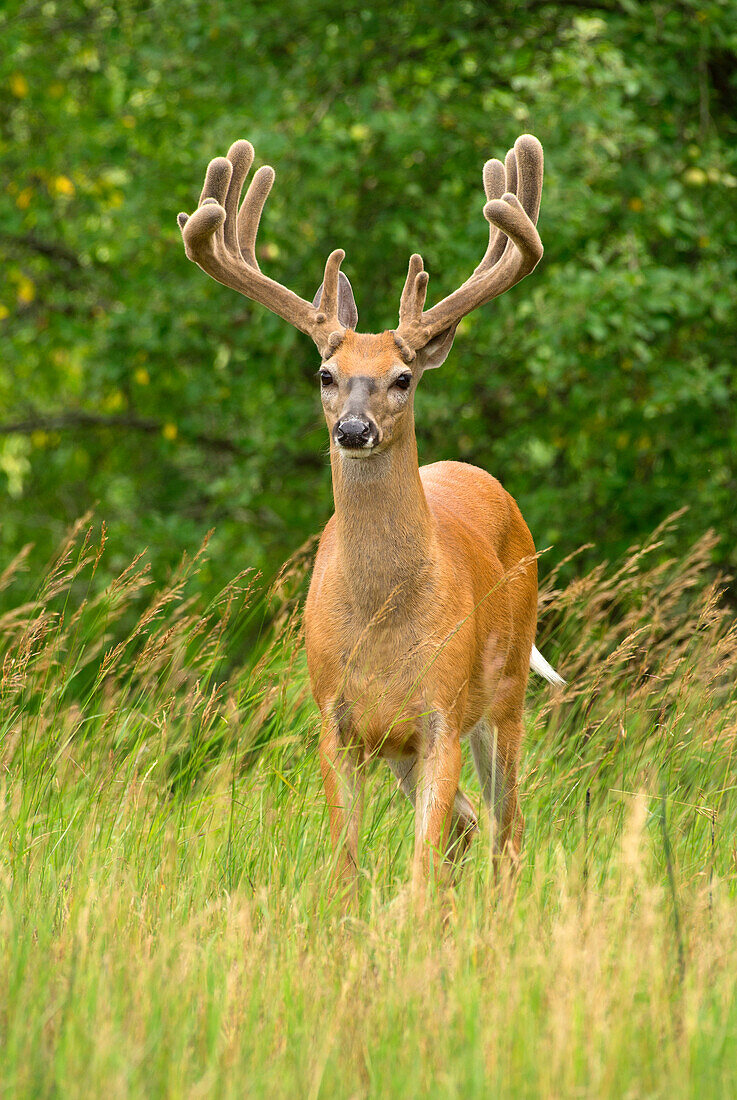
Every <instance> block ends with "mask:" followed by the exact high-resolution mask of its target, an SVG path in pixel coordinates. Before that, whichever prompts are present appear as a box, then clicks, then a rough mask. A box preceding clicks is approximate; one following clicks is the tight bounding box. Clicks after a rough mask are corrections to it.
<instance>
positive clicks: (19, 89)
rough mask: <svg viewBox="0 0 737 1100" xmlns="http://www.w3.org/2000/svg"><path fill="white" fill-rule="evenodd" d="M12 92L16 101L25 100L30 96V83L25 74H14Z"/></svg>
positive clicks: (11, 84) (11, 80)
mask: <svg viewBox="0 0 737 1100" xmlns="http://www.w3.org/2000/svg"><path fill="white" fill-rule="evenodd" d="M10 90H11V92H12V93H13V95H14V96H15V98H16V99H25V98H26V96H27V95H28V81H27V80H26V78H25V77H24V76H23V73H13V74H12V75H11V77H10Z"/></svg>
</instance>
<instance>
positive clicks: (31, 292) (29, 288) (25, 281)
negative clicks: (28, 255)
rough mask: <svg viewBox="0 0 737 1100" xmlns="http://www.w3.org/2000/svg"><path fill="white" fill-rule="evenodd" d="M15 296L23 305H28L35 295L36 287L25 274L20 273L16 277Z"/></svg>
mask: <svg viewBox="0 0 737 1100" xmlns="http://www.w3.org/2000/svg"><path fill="white" fill-rule="evenodd" d="M16 297H17V299H18V301H19V302H22V304H23V305H24V306H27V305H30V303H31V302H32V301H33V299H34V298H35V297H36V287H35V285H34V283H32V282H31V280H30V279H29V278H28V277H27V276H26V275H21V276H20V278H19V279H18V290H17V291H16Z"/></svg>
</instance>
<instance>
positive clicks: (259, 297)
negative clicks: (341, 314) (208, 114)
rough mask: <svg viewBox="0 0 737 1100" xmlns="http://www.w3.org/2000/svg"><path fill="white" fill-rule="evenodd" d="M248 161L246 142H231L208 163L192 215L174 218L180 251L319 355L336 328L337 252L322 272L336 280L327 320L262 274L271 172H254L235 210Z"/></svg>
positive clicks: (324, 313)
mask: <svg viewBox="0 0 737 1100" xmlns="http://www.w3.org/2000/svg"><path fill="white" fill-rule="evenodd" d="M253 157H254V152H253V146H252V145H251V143H250V142H248V141H236V142H234V144H233V145H231V147H230V149H229V150H228V155H227V157H216V158H215V159H214V160H212V161H210V164H209V165H208V168H207V174H206V176H205V184H204V187H203V188H202V194H201V195H200V202H199V206H198V208H197V210H195V212H194V214H192V215H191V217H190V216H189V215H187V214H180V215H179V216H178V218H177V221H178V223H179V228H180V229H181V231H182V238H183V240H184V249H185V252H186V253H187V256H188V257H189V259H190V260H192V261H193V262H194V263H196V264H198V265H199V267H201V268H202V270H203V271H204V272H205V273H206V274H207V275H210V276H211V277H212V278H213V279H217V281H218V282H220V283H223V285H224V286H228V287H231V288H232V289H233V290H238V291H240V293H241V294H244V295H245V296H246V297H247V298H251V299H252V300H253V301H254V302H259V303H260V304H261V305H263V306H266V308H267V309H270V310H271V311H272V313H276V314H277V315H278V316H279V317H282V318H283V319H284V320H285V321H287V322H288V323H289V324H290V325H293V326H294V327H295V328H297V329H299V330H300V332H305V333H307V335H308V336H311V337H312V339H313V340H314V341H315V343H316V344H317V346H318V349H319V350H320V351H321V352H322V351H324V350H325V349H326V348H327V346H328V338H329V336H330V333H331V331H332V330H333V329H335V328H336V327H340V325H339V322H338V319H337V301H338V294H337V280H338V276H339V269H340V260H339V261H338V262H337V265H336V263H335V259H334V257H336V256H337V253H333V254H332V256H331V257H330V258H329V259H328V263H327V267H326V280H327V278H328V270H330V272H331V278H332V272H333V268H334V281H335V295H334V297H335V303H336V305H335V310H334V311H331V313H330V316H329V317H328V316H327V311H326V310H325V309H323V310H321V311H319V312H318V310H317V309H316V308H315V306H314V305H312V304H311V303H310V302H306V301H305V300H304V298H300V297H299V295H297V294H294V293H293V291H291V290H289V289H288V288H287V287H285V286H283V285H282V284H281V283H279V282H277V281H276V280H275V279H270V278H269V277H268V276H266V275H264V274H263V272H262V271H261V269H260V267H259V265H258V261H257V259H256V234H257V232H258V226H259V222H260V220H261V214H262V212H263V208H264V204H265V202H266V200H267V198H268V196H269V192H270V191H271V186H272V184H273V182H274V169H273V168H269V167H268V166H266V165H264V167H262V168H259V170H258V171H257V172H256V174H255V175H254V177H253V179H252V180H251V184H250V186H249V188H248V191H247V192H246V197H245V198H244V200H243V203H242V204H241V207H240V210H239V209H238V202H239V199H240V194H241V190H242V188H243V183H244V181H245V178H246V176H247V175H248V171H249V169H250V167H251V165H252V163H253ZM342 258H343V254H342V253H341V257H340V259H341V260H342ZM331 261H332V266H331Z"/></svg>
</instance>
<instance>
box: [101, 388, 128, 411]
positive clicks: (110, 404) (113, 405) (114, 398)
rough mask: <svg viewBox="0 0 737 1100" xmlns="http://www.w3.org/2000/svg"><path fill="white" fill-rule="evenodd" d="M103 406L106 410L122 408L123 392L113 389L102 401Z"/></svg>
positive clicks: (123, 401)
mask: <svg viewBox="0 0 737 1100" xmlns="http://www.w3.org/2000/svg"><path fill="white" fill-rule="evenodd" d="M103 408H104V409H105V411H106V412H119V411H120V409H124V408H125V394H124V393H122V392H121V391H120V390H113V391H112V392H111V393H109V394H108V395H107V397H106V398H105V400H104V401H103Z"/></svg>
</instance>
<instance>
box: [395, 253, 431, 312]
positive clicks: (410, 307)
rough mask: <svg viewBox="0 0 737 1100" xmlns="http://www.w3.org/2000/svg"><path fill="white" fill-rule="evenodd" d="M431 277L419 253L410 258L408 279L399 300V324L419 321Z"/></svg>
mask: <svg viewBox="0 0 737 1100" xmlns="http://www.w3.org/2000/svg"><path fill="white" fill-rule="evenodd" d="M429 278H430V276H429V275H428V273H427V272H426V271H425V265H424V261H423V259H422V256H420V254H419V253H418V252H413V253H412V255H411V256H410V258H409V268H408V270H407V278H406V279H405V281H404V290H403V291H402V297H401V298H400V300H399V323H400V325H401V324H403V323H407V322H409V323H411V322H413V321H419V319H420V317H421V316H422V310H423V309H424V306H425V296H426V294H427V284H428V280H429Z"/></svg>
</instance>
